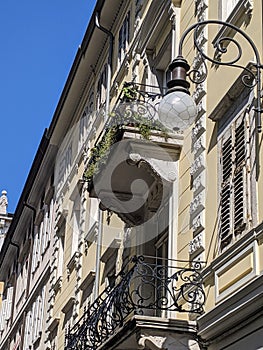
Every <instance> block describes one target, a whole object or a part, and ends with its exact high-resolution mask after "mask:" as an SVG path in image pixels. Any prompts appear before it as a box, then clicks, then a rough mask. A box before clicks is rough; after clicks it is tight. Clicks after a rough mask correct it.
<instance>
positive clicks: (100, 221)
mask: <svg viewBox="0 0 263 350" xmlns="http://www.w3.org/2000/svg"><path fill="white" fill-rule="evenodd" d="M95 25H96V27H97V28H98V29H99V30H101V31H102V32H104V33H105V34H107V35H108V37H109V40H110V43H109V57H108V64H107V82H106V84H107V87H106V101H105V104H106V105H105V116H106V117H105V119H108V117H109V109H110V88H111V71H112V57H113V41H114V36H113V34H112V32H110V31H109V30H108V29H106V28H104V27H102V26H101V25H100V23H99V14H98V13H96V16H95ZM102 228H103V213H102V210H101V209H100V208H98V236H97V251H96V267H95V270H96V271H95V273H96V275H95V282H94V289H95V291H94V295H95V299H96V298H97V297H98V296H99V288H100V258H101V248H102V234H103V230H102Z"/></svg>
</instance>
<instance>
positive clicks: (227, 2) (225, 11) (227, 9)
mask: <svg viewBox="0 0 263 350" xmlns="http://www.w3.org/2000/svg"><path fill="white" fill-rule="evenodd" d="M238 2H239V0H222V2H221V18H222V20H223V21H225V20H226V19H227V18H228V16H229V15H230V14H231V12H232V11H233V9H234V7H235V6H236V4H237V3H238Z"/></svg>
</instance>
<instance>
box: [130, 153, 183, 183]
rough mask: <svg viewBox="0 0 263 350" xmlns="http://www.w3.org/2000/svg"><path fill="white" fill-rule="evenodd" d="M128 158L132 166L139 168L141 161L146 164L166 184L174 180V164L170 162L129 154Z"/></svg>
mask: <svg viewBox="0 0 263 350" xmlns="http://www.w3.org/2000/svg"><path fill="white" fill-rule="evenodd" d="M129 158H130V160H131V161H132V162H134V164H136V165H137V166H139V164H140V162H141V161H145V162H147V163H148V164H149V165H150V167H151V168H152V170H153V171H154V172H156V173H157V174H158V175H159V176H161V177H162V178H163V179H164V180H166V181H168V182H173V181H175V180H176V169H177V168H176V164H175V162H171V161H164V160H160V159H154V158H149V157H145V156H143V155H140V154H139V153H130V154H129Z"/></svg>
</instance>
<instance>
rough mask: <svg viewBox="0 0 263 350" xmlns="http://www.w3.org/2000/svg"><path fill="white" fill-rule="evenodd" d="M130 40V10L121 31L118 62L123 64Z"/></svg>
mask: <svg viewBox="0 0 263 350" xmlns="http://www.w3.org/2000/svg"><path fill="white" fill-rule="evenodd" d="M129 42H130V12H128V13H127V15H126V17H125V19H124V21H123V24H122V26H121V29H120V31H119V41H118V45H119V46H118V63H119V65H121V64H122V62H123V60H124V57H125V55H126V53H127V49H128V44H129Z"/></svg>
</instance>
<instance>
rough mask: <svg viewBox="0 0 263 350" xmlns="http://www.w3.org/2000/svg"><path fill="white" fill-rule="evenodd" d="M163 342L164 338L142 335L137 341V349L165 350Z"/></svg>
mask: <svg viewBox="0 0 263 350" xmlns="http://www.w3.org/2000/svg"><path fill="white" fill-rule="evenodd" d="M165 341H166V337H157V336H152V335H149V336H147V335H142V336H141V337H140V338H139V340H138V349H140V350H143V349H150V350H167V348H166V347H164V343H165Z"/></svg>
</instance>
